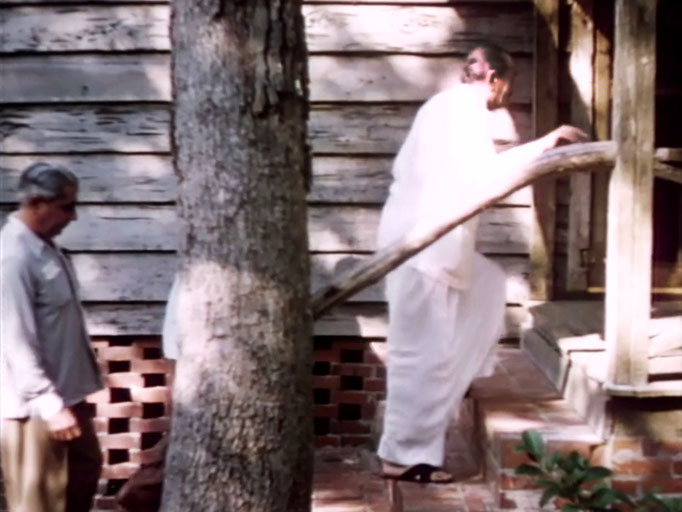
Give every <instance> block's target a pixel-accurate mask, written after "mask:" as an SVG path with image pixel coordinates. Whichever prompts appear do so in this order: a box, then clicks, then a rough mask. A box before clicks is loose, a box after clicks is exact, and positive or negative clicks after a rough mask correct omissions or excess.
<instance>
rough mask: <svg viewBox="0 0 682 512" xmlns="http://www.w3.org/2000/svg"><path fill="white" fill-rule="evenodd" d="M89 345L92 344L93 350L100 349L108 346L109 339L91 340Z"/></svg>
mask: <svg viewBox="0 0 682 512" xmlns="http://www.w3.org/2000/svg"><path fill="white" fill-rule="evenodd" d="M90 345H92V348H94V349H95V350H100V349H102V348H107V347H108V346H109V340H92V342H91V343H90Z"/></svg>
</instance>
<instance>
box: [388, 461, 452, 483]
mask: <svg viewBox="0 0 682 512" xmlns="http://www.w3.org/2000/svg"><path fill="white" fill-rule="evenodd" d="M434 473H443V474H445V475H448V476H447V477H445V478H443V479H436V480H433V479H432V476H433V474H434ZM382 476H383V478H385V479H387V480H400V481H401V482H415V483H418V484H449V483H452V482H453V481H454V478H453V477H452V475H451V474H450V473H447V472H446V471H443V470H442V469H441V468H439V467H436V466H432V465H431V464H416V465H415V466H410V467H409V468H407V469H406V470H405V471H403V472H402V473H399V474H397V475H391V474H388V473H382Z"/></svg>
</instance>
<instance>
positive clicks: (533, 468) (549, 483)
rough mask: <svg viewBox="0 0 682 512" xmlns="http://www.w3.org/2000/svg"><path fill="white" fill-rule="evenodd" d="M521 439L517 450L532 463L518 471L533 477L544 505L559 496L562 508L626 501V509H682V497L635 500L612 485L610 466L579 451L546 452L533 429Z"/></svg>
mask: <svg viewBox="0 0 682 512" xmlns="http://www.w3.org/2000/svg"><path fill="white" fill-rule="evenodd" d="M521 441H522V442H521V444H520V445H519V446H517V447H516V451H517V452H524V453H526V455H527V456H528V458H529V459H530V463H527V464H521V465H520V466H518V467H517V468H516V471H515V473H516V474H517V475H526V476H528V477H530V478H531V479H533V480H534V481H535V482H536V483H537V485H538V486H539V487H540V488H541V489H542V496H541V497H540V506H541V507H544V506H545V505H547V503H549V502H550V500H552V499H556V498H558V499H559V500H558V501H559V502H560V503H562V508H561V510H562V512H580V511H588V512H602V511H609V510H623V509H621V508H617V506H618V505H626V506H627V507H628V508H627V510H633V509H634V510H636V512H682V500H679V499H676V498H662V497H659V496H657V495H656V494H654V493H647V494H645V495H644V496H643V497H642V498H640V499H639V500H634V499H632V498H630V497H629V496H628V495H627V494H625V493H623V492H620V491H618V490H616V489H612V488H611V486H610V485H609V478H610V477H611V475H612V472H611V470H610V469H608V468H605V467H603V466H593V465H592V464H591V463H590V461H589V460H588V459H587V458H585V457H583V456H582V455H580V454H579V453H578V452H576V451H572V452H571V453H569V454H568V455H562V454H560V453H547V450H546V447H545V442H544V440H543V439H542V436H541V435H540V434H539V433H538V432H536V431H534V430H526V431H525V432H523V434H522V436H521Z"/></svg>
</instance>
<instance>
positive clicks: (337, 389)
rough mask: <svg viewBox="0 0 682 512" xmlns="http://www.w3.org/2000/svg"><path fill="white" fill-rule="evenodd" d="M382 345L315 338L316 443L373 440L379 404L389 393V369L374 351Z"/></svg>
mask: <svg viewBox="0 0 682 512" xmlns="http://www.w3.org/2000/svg"><path fill="white" fill-rule="evenodd" d="M383 345H384V344H383V343H377V342H374V343H370V342H367V341H366V340H354V339H343V338H341V339H334V338H319V339H316V340H315V352H314V360H315V363H314V365H313V375H314V382H313V401H314V403H315V410H314V420H313V421H314V428H315V444H316V446H318V447H322V446H357V445H369V444H370V443H371V434H372V427H373V420H374V418H375V414H376V410H377V404H378V402H379V401H380V400H383V399H384V396H385V393H386V370H385V367H384V364H383V362H382V359H381V358H380V357H379V355H378V354H377V352H376V351H375V350H376V348H375V347H377V346H379V347H381V346H383Z"/></svg>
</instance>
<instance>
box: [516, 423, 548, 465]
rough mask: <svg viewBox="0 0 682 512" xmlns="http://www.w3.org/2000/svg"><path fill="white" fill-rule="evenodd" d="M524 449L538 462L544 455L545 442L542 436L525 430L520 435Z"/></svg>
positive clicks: (533, 431)
mask: <svg viewBox="0 0 682 512" xmlns="http://www.w3.org/2000/svg"><path fill="white" fill-rule="evenodd" d="M521 440H522V441H523V446H524V449H525V450H526V451H527V452H528V454H529V455H530V456H531V458H532V459H533V460H535V461H539V460H540V459H542V457H544V455H545V442H544V441H543V440H542V436H541V435H540V434H539V433H538V432H536V431H535V430H525V431H524V432H523V433H522V434H521Z"/></svg>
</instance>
